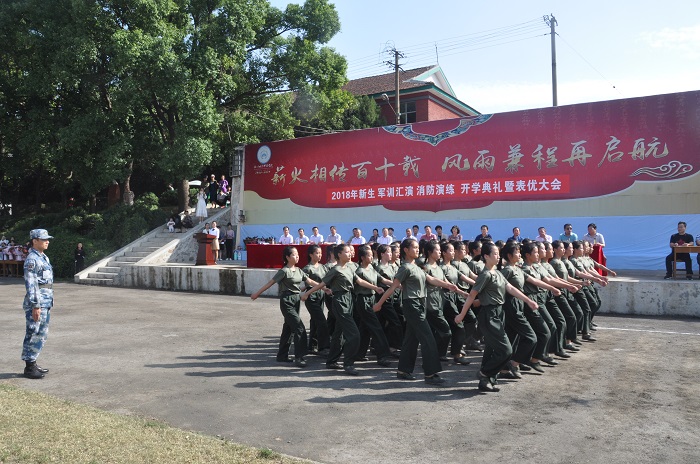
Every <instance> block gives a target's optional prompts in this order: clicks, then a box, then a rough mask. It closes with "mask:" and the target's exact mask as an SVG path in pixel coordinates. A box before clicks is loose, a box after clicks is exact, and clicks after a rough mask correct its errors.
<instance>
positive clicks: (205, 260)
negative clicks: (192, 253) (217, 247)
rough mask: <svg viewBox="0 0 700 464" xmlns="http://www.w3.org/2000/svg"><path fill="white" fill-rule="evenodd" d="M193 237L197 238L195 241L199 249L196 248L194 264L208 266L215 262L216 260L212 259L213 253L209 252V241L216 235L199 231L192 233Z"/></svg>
mask: <svg viewBox="0 0 700 464" xmlns="http://www.w3.org/2000/svg"><path fill="white" fill-rule="evenodd" d="M194 238H195V239H197V243H199V249H198V250H197V262H196V263H194V265H195V266H209V265H214V264H216V261H214V254H213V253H212V252H211V242H213V241H214V239H216V236H215V235H209V234H205V233H204V232H200V233H198V234H194Z"/></svg>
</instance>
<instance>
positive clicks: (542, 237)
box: [535, 227, 552, 243]
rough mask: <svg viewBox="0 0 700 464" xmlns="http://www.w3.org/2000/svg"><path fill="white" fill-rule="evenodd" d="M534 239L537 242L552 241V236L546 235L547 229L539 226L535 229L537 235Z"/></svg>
mask: <svg viewBox="0 0 700 464" xmlns="http://www.w3.org/2000/svg"><path fill="white" fill-rule="evenodd" d="M535 240H537V241H538V242H547V243H552V236H551V235H547V229H545V228H544V227H540V228H538V229H537V237H535Z"/></svg>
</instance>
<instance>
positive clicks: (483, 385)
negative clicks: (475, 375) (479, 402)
mask: <svg viewBox="0 0 700 464" xmlns="http://www.w3.org/2000/svg"><path fill="white" fill-rule="evenodd" d="M479 390H481V391H482V392H497V391H498V390H497V389H496V388H495V387H494V386H493V385H491V382H489V379H481V380H479Z"/></svg>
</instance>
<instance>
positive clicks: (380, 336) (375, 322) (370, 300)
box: [353, 294, 389, 359]
mask: <svg viewBox="0 0 700 464" xmlns="http://www.w3.org/2000/svg"><path fill="white" fill-rule="evenodd" d="M374 302H375V297H374V294H371V295H362V294H359V295H355V306H354V308H353V311H354V312H355V313H356V314H358V315H359V316H360V327H359V328H360V347H359V349H358V351H357V357H358V358H362V357H364V356H365V355H366V354H367V349H368V348H369V343H370V340H372V346H374V349H375V353H376V355H377V359H382V358H386V357H388V356H389V341H388V340H387V339H386V335H385V334H384V328H383V327H382V324H381V323H380V322H379V318H378V317H377V313H375V312H374V309H373V308H372V306H374Z"/></svg>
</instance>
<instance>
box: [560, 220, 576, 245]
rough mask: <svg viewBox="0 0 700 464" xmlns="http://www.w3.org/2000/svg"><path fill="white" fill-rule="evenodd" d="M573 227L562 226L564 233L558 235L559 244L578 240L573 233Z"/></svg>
mask: <svg viewBox="0 0 700 464" xmlns="http://www.w3.org/2000/svg"><path fill="white" fill-rule="evenodd" d="M573 229H574V227H573V226H572V225H571V224H568V223H567V224H564V233H563V234H561V235H559V241H561V242H569V243H571V242H575V241H576V240H578V235H577V234H576V233H575V232H574V231H573Z"/></svg>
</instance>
